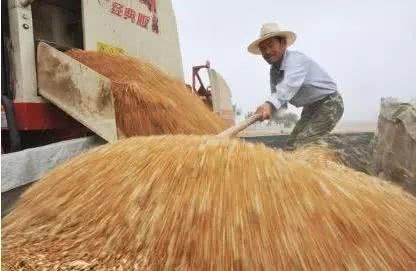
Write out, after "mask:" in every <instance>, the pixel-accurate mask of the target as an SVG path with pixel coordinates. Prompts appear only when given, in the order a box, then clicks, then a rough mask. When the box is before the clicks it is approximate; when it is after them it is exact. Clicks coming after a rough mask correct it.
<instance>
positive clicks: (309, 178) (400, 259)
mask: <svg viewBox="0 0 416 271" xmlns="http://www.w3.org/2000/svg"><path fill="white" fill-rule="evenodd" d="M415 217H416V200H415V199H414V198H412V197H411V196H409V195H407V194H405V193H403V192H402V191H401V190H399V189H397V188H395V187H393V186H391V185H389V184H385V183H380V181H379V180H377V179H375V178H372V177H369V176H367V175H364V174H360V173H357V172H354V171H352V170H350V169H348V168H346V167H343V166H341V165H339V164H337V163H334V162H331V161H330V160H329V159H328V154H327V153H325V152H320V151H319V150H316V149H309V150H300V151H298V152H295V153H284V152H280V151H273V150H271V149H268V148H266V147H265V146H263V145H253V144H249V143H245V142H241V141H238V140H227V139H225V140H224V139H218V138H213V137H209V136H179V135H178V136H151V137H136V138H130V139H126V140H121V141H119V142H116V143H115V144H112V145H106V146H103V147H100V148H98V149H96V150H93V151H91V152H89V153H87V154H84V155H82V156H79V157H77V158H75V159H73V160H72V161H70V162H69V163H66V164H65V165H63V166H60V167H58V168H56V169H55V170H53V171H52V172H51V173H50V174H48V175H47V176H45V177H44V178H43V179H42V180H41V181H39V182H38V183H36V184H35V185H33V187H32V188H31V189H30V190H29V191H28V192H27V193H25V194H24V196H23V198H22V200H21V201H20V202H19V203H18V205H17V207H16V209H15V210H14V211H13V212H12V213H11V214H10V215H8V216H7V217H6V218H5V219H4V221H3V232H2V245H3V247H2V253H3V256H2V257H3V259H2V260H3V268H4V269H6V268H8V269H6V270H12V269H13V267H16V270H18V267H19V266H20V267H24V268H26V270H31V269H30V268H33V270H39V268H40V267H44V268H45V269H46V270H112V269H111V268H116V267H117V268H119V269H114V270H341V269H342V270H345V269H347V270H352V269H354V270H416V269H415V268H416V219H415ZM71 268H74V269H71ZM77 268H78V269H77ZM20 270H22V269H20ZM23 270H24V269H23Z"/></svg>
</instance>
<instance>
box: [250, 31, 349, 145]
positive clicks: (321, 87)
mask: <svg viewBox="0 0 416 271" xmlns="http://www.w3.org/2000/svg"><path fill="white" fill-rule="evenodd" d="M295 40H296V34H295V33H294V32H291V31H283V30H281V29H280V27H279V25H278V24H276V23H266V24H264V25H263V27H262V28H261V30H260V37H259V38H258V39H257V40H255V41H254V42H252V43H251V44H250V45H249V47H248V51H249V52H250V53H252V54H255V55H262V56H263V58H264V60H265V61H266V62H267V63H269V64H270V87H271V96H270V97H269V98H268V99H266V101H265V103H263V104H262V105H260V106H259V107H258V108H257V110H256V113H259V114H261V116H262V120H265V119H270V118H272V116H273V115H274V114H275V113H277V112H278V111H279V110H281V109H282V108H287V103H291V104H292V105H294V106H296V107H303V110H302V114H301V118H300V120H299V121H298V122H297V123H296V125H295V128H294V129H293V131H292V133H291V134H290V136H289V139H288V142H287V149H289V150H291V149H295V148H296V147H299V146H301V145H305V144H313V143H318V142H320V139H321V138H322V137H323V136H324V135H327V134H329V133H330V132H331V130H332V129H334V127H335V125H336V124H337V122H338V121H339V120H340V118H341V116H342V114H343V112H344V104H343V101H342V97H341V95H340V94H339V92H338V89H337V85H336V84H335V82H334V81H333V80H332V78H331V77H330V76H329V75H328V74H327V73H326V72H325V71H324V70H323V69H322V68H321V67H320V66H319V65H318V64H317V63H316V62H314V61H313V60H312V59H310V58H309V57H308V56H306V55H305V54H303V53H301V52H297V51H289V50H287V48H288V47H289V46H291V45H292V44H293V43H294V42H295Z"/></svg>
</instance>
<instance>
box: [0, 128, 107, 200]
mask: <svg viewBox="0 0 416 271" xmlns="http://www.w3.org/2000/svg"><path fill="white" fill-rule="evenodd" d="M104 143H105V141H103V140H102V139H100V138H99V137H98V136H92V137H85V138H78V139H73V140H66V141H62V142H58V143H54V144H49V145H46V146H42V147H37V148H31V149H26V150H23V151H19V152H14V153H8V154H2V156H1V192H2V193H3V192H6V191H9V190H11V189H14V188H16V187H20V186H22V185H25V184H28V183H31V182H34V181H36V180H38V179H40V178H41V177H42V176H43V175H44V174H45V173H46V172H48V171H49V170H51V169H53V168H54V167H56V166H58V165H60V164H62V163H63V162H65V161H66V160H68V159H70V158H72V157H74V156H76V155H79V154H81V153H82V152H85V151H86V150H89V149H91V148H93V147H96V146H99V145H102V144H104Z"/></svg>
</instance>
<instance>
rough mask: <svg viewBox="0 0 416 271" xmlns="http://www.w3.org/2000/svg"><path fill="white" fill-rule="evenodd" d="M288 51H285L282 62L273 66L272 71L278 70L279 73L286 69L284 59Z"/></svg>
mask: <svg viewBox="0 0 416 271" xmlns="http://www.w3.org/2000/svg"><path fill="white" fill-rule="evenodd" d="M287 54H288V50H287V49H286V50H285V53H284V54H283V57H282V60H281V61H280V62H279V63H276V64H273V65H272V69H279V70H280V71H284V70H285V68H286V58H287Z"/></svg>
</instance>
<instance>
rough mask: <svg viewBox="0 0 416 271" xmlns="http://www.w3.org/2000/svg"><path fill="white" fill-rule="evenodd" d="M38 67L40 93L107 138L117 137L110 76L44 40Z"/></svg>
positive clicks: (110, 139)
mask: <svg viewBox="0 0 416 271" xmlns="http://www.w3.org/2000/svg"><path fill="white" fill-rule="evenodd" d="M37 68H38V85H39V93H40V95H42V96H43V97H44V98H46V99H48V100H49V101H51V102H52V103H53V104H55V105H56V106H58V107H59V108H61V109H62V110H63V111H65V112H66V113H67V114H69V115H70V116H72V117H73V118H74V119H76V120H77V121H79V122H80V123H82V124H83V125H85V126H86V127H88V128H89V129H91V130H92V131H93V132H94V133H96V134H97V135H99V136H100V137H102V138H104V139H105V140H107V141H109V142H113V141H115V140H117V128H116V119H115V111H114V99H113V95H112V92H111V81H110V80H109V79H108V78H106V77H104V76H102V75H100V74H98V73H97V72H95V71H93V70H91V69H90V68H88V67H87V66H85V65H83V64H81V63H79V62H78V61H76V60H74V59H72V58H71V57H69V56H68V55H66V54H64V53H62V52H60V51H58V50H56V49H54V48H53V47H51V46H49V45H47V44H45V43H39V46H38V59H37Z"/></svg>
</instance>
